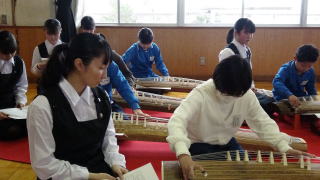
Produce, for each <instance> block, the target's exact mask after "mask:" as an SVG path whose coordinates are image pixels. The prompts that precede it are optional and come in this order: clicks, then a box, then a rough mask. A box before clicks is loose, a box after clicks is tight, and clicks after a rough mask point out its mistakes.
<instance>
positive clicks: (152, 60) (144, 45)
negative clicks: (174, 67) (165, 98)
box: [122, 28, 169, 78]
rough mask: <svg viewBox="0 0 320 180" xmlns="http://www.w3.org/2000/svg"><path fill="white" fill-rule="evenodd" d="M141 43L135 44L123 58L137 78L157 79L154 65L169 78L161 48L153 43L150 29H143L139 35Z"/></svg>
mask: <svg viewBox="0 0 320 180" xmlns="http://www.w3.org/2000/svg"><path fill="white" fill-rule="evenodd" d="M138 37H139V41H138V42H136V43H134V44H133V45H132V46H131V47H130V48H129V49H128V50H127V51H126V52H125V53H124V54H123V56H122V58H123V60H124V62H125V63H126V64H128V66H129V68H130V70H131V71H132V73H133V76H134V77H136V78H147V77H157V76H158V75H157V74H155V73H154V72H153V71H152V64H156V67H157V69H158V70H159V71H160V72H161V74H162V75H163V76H169V72H168V69H167V67H166V65H165V64H164V63H163V59H162V56H161V52H160V48H159V47H158V46H157V44H156V43H154V42H152V41H153V32H152V30H151V29H150V28H142V29H140V31H139V33H138Z"/></svg>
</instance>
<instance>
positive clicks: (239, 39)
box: [219, 18, 276, 117]
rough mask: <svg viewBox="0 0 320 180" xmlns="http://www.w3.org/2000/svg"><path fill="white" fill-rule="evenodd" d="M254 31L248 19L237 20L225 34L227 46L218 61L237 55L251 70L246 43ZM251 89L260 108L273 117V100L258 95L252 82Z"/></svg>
mask: <svg viewBox="0 0 320 180" xmlns="http://www.w3.org/2000/svg"><path fill="white" fill-rule="evenodd" d="M255 31H256V26H255V24H254V23H253V22H252V21H251V20H250V19H248V18H240V19H238V20H237V22H236V23H235V25H234V27H233V28H231V29H230V30H229V32H228V34H227V38H226V39H227V44H228V45H227V46H226V48H224V49H223V50H221V51H220V54H219V61H220V62H221V61H222V60H223V59H225V58H227V57H229V56H232V55H235V54H237V55H239V56H240V57H242V58H244V59H245V60H246V61H247V62H248V63H249V64H250V67H251V68H252V61H251V59H252V52H251V49H250V48H249V46H248V43H249V41H250V40H251V39H252V37H253V34H254V33H255ZM251 89H252V90H253V92H254V93H255V94H256V96H257V98H258V100H259V103H260V105H261V106H262V108H263V109H264V110H265V111H266V112H267V113H268V114H269V116H270V117H273V113H274V112H275V109H276V106H275V105H274V104H273V102H274V99H273V98H272V97H269V96H267V95H265V94H262V93H259V92H258V91H257V89H256V88H255V85H254V82H253V81H252V87H251Z"/></svg>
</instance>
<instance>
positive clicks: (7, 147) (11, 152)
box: [0, 109, 320, 178]
mask: <svg viewBox="0 0 320 180" xmlns="http://www.w3.org/2000/svg"><path fill="white" fill-rule="evenodd" d="M125 111H126V112H128V113H131V112H130V111H131V110H128V109H125ZM144 112H145V113H147V114H150V115H151V116H155V117H161V118H169V117H170V116H171V113H162V112H161V113H159V112H156V111H144ZM278 124H279V126H280V129H281V131H283V132H286V133H288V134H290V135H293V136H297V137H302V138H303V139H305V140H306V141H307V142H308V145H309V147H308V149H309V152H310V153H313V154H316V155H318V156H320V136H317V135H315V134H313V133H312V132H310V130H309V128H308V127H307V126H306V125H305V127H304V129H302V130H298V131H294V130H292V126H291V125H289V124H287V123H283V122H278ZM305 124H306V123H305ZM119 145H120V152H121V153H123V154H124V155H125V156H126V160H127V167H128V168H129V169H135V168H137V167H139V166H142V165H144V164H146V163H149V162H151V163H152V165H153V167H154V168H155V170H156V172H157V174H158V176H159V177H160V178H161V161H163V160H175V159H176V157H175V155H174V153H172V152H171V151H170V149H169V145H168V144H167V143H157V142H143V141H122V142H119ZM0 159H6V160H12V161H18V162H24V163H30V159H29V150H28V142H27V138H24V139H21V140H18V141H13V142H1V141H0Z"/></svg>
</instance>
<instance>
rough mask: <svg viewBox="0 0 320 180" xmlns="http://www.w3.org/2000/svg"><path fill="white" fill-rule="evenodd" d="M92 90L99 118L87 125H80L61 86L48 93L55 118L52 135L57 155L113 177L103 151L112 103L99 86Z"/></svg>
mask: <svg viewBox="0 0 320 180" xmlns="http://www.w3.org/2000/svg"><path fill="white" fill-rule="evenodd" d="M91 90H92V92H93V94H94V99H95V100H94V101H95V104H96V110H97V117H98V118H97V119H94V120H89V121H85V122H78V120H77V119H76V117H75V115H74V113H73V111H72V109H71V106H70V104H69V102H68V100H67V99H66V97H65V96H64V94H63V93H62V91H61V89H60V88H59V87H56V88H52V89H50V90H48V91H45V92H44V95H45V96H46V97H47V99H48V101H49V104H50V107H51V111H52V117H53V129H52V134H53V137H54V140H55V144H56V149H55V152H54V156H55V157H56V158H57V159H60V160H65V161H69V162H70V163H71V164H77V165H79V166H83V167H87V168H88V170H89V172H92V173H108V174H111V175H113V173H112V170H111V168H110V166H109V165H108V164H107V163H106V162H105V160H104V154H103V152H102V144H103V140H104V137H105V133H106V130H107V127H108V124H109V118H110V114H111V106H110V102H109V100H108V98H107V96H106V94H105V91H103V90H102V89H100V88H98V87H97V88H92V89H91ZM84 108H85V107H84Z"/></svg>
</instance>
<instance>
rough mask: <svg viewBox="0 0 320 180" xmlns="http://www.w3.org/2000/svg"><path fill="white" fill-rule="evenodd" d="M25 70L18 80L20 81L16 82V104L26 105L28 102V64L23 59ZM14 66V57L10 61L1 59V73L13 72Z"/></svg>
mask: <svg viewBox="0 0 320 180" xmlns="http://www.w3.org/2000/svg"><path fill="white" fill-rule="evenodd" d="M22 65H23V67H22V68H23V70H22V74H21V77H20V79H19V80H18V83H17V84H16V88H15V90H14V93H15V95H16V104H17V105H18V104H23V105H25V104H26V103H27V96H26V92H27V90H28V79H27V73H26V66H25V64H24V62H23V61H22ZM13 66H14V57H12V58H11V59H10V60H9V61H6V60H1V59H0V73H1V74H11V73H12V68H13Z"/></svg>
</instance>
